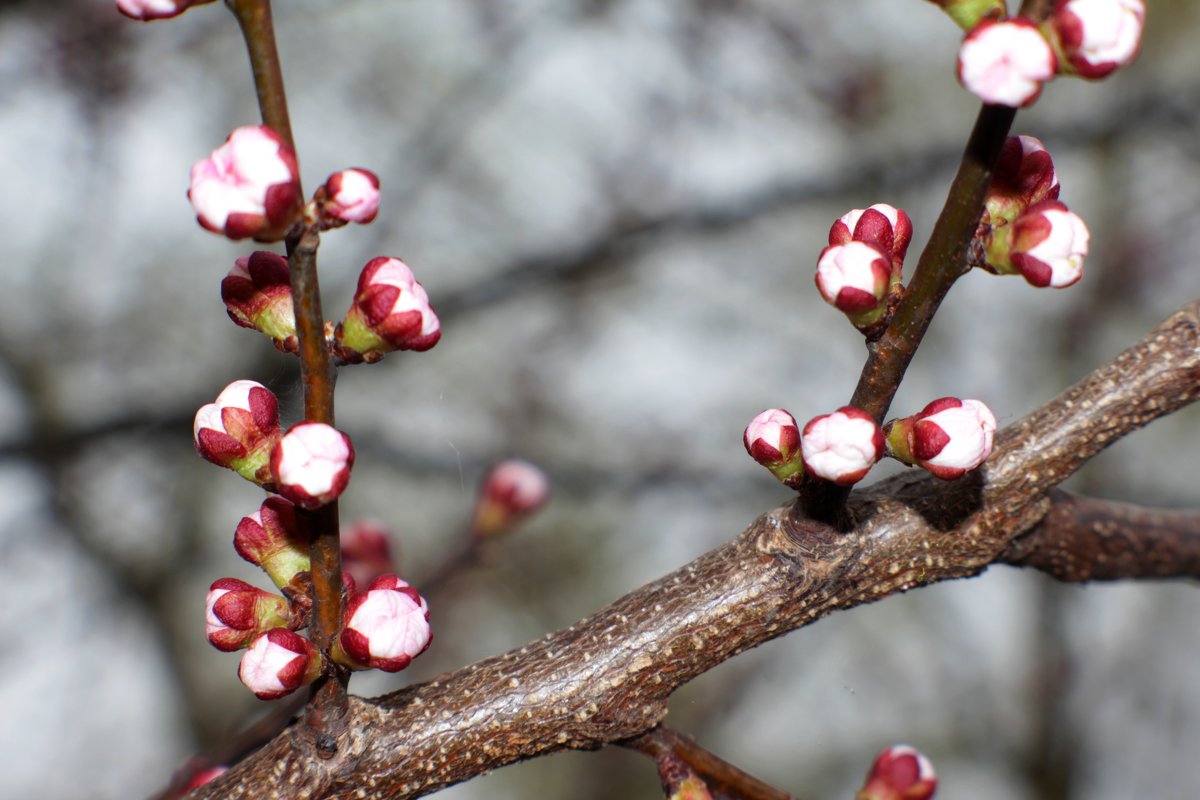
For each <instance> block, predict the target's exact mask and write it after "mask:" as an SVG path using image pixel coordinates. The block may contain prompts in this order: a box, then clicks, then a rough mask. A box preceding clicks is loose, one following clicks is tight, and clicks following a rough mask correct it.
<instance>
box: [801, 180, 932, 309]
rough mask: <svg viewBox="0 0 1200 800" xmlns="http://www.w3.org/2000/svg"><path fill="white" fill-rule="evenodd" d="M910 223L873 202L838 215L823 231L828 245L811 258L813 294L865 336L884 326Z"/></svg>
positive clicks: (895, 292)
mask: <svg viewBox="0 0 1200 800" xmlns="http://www.w3.org/2000/svg"><path fill="white" fill-rule="evenodd" d="M911 239H912V220H910V219H909V217H908V214H905V213H904V212H903V211H902V210H900V209H898V208H896V207H894V206H890V205H887V204H886V203H877V204H875V205H873V206H871V207H870V208H866V209H862V208H856V209H853V210H851V211H849V212H847V213H846V214H843V215H842V216H841V217H839V218H838V220H837V221H836V222H834V223H833V227H832V228H830V229H829V246H828V247H826V248H825V249H824V250H822V251H821V255H820V257H819V258H818V259H817V275H816V283H817V290H818V291H819V292H820V293H821V297H823V298H824V299H825V302H827V303H829V304H830V305H832V306H834V307H835V308H837V309H838V310H839V311H841V312H842V313H844V314H845V315H846V316H847V317H848V318H849V319H850V321H851V322H852V323H854V325H855V326H856V327H858V328H859V329H861V330H864V331H869V330H871V329H872V328H875V327H877V326H879V325H880V324H882V323H885V322H886V315H887V312H888V310H889V309H890V308H891V307H893V305H894V303H895V301H896V300H897V299H898V298H899V293H900V291H901V289H902V287H901V285H900V281H901V277H902V269H903V266H904V255H905V253H906V252H907V251H908V243H909V241H910V240H911Z"/></svg>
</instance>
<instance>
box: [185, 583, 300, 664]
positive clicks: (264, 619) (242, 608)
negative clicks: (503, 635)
mask: <svg viewBox="0 0 1200 800" xmlns="http://www.w3.org/2000/svg"><path fill="white" fill-rule="evenodd" d="M290 622H291V618H290V615H289V614H288V603H287V600H284V599H283V598H282V597H280V596H278V595H274V594H271V593H270V592H264V591H263V590H262V589H259V588H258V587H257V586H251V585H250V584H248V583H246V582H245V581H239V580H238V579H237V578H220V579H218V580H216V581H213V585H212V586H210V587H209V589H208V597H207V598H205V603H204V630H205V634H206V635H207V636H208V641H209V643H210V644H211V645H212V646H213V647H215V648H217V649H218V650H224V651H226V652H228V651H231V650H240V649H241V648H243V647H245V646H246V645H248V644H250V642H251V641H252V640H253V639H254V637H256V636H258V635H259V634H260V633H262V632H263V631H269V630H271V629H272V628H286V627H287V626H288V624H289V623H290Z"/></svg>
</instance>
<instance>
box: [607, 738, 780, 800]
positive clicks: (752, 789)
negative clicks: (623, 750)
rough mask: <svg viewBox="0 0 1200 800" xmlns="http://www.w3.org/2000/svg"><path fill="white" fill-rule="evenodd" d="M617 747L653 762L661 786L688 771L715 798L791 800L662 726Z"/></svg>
mask: <svg viewBox="0 0 1200 800" xmlns="http://www.w3.org/2000/svg"><path fill="white" fill-rule="evenodd" d="M620 745H621V746H622V747H627V748H629V749H630V750H635V751H637V752H639V753H642V754H643V755H646V756H649V757H650V758H651V759H653V760H654V762H655V764H656V765H657V766H658V771H659V775H660V776H661V777H662V779H663V783H664V785H665V784H667V782H668V781H669V780H670V779H671V778H672V776H675V775H678V773H680V772H686V771H690V772H692V773H694V774H695V775H696V776H697V777H699V778H700V779H701V780H703V781H704V783H705V784H707V786H708V788H709V790H710V792H712V794H713V795H714V796H715V797H727V798H731V799H732V800H795V797H794V796H793V795H790V794H788V793H787V792H784V791H781V790H779V789H776V788H775V787H774V786H771V785H770V784H769V783H766V782H764V781H762V780H759V779H758V778H756V777H754V776H753V775H751V774H750V773H748V772H746V771H745V770H743V769H741V768H739V767H736V766H734V765H733V764H730V763H729V762H728V761H726V760H725V759H723V758H721V757H720V756H718V755H716V754H714V753H712V752H711V751H709V750H706V749H705V748H703V747H701V746H700V745H699V744H697V743H696V740H695V739H693V738H691V737H690V736H685V735H683V734H681V733H679V732H678V731H675V730H673V729H671V728H669V727H667V726H666V725H660V726H658V727H657V728H655V729H654V730H652V731H650V732H649V733H645V734H643V735H641V736H637V737H635V738H633V739H629V740H626V741H624V742H620Z"/></svg>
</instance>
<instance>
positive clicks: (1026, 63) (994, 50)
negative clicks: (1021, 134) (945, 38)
mask: <svg viewBox="0 0 1200 800" xmlns="http://www.w3.org/2000/svg"><path fill="white" fill-rule="evenodd" d="M1057 68H1058V63H1057V59H1056V58H1055V57H1054V50H1053V49H1052V48H1051V47H1050V43H1049V42H1047V41H1046V38H1045V37H1044V36H1043V35H1042V33H1041V31H1039V30H1038V28H1037V26H1036V25H1034V24H1033V23H1032V22H1030V21H1029V20H1026V19H1010V20H1005V21H1003V22H993V21H991V20H985V21H983V22H981V23H979V24H978V25H976V26H975V27H974V28H972V29H971V32H970V33H968V34H967V36H966V38H965V39H963V43H962V48H961V49H960V50H959V52H958V80H959V81H960V82H961V83H962V85H963V86H965V87H966V88H967V90H968V91H969V92H971V94H973V95H975V96H976V97H978V98H979V99H980V100H982V101H983V102H985V103H989V104H991V105H999V106H1011V107H1013V108H1017V107H1020V106H1027V105H1029V104H1030V103H1032V102H1033V101H1034V100H1036V99H1037V97H1038V95H1039V94H1041V92H1042V83H1043V81H1048V80H1050V79H1051V78H1052V77H1054V73H1055V70H1056V69H1057Z"/></svg>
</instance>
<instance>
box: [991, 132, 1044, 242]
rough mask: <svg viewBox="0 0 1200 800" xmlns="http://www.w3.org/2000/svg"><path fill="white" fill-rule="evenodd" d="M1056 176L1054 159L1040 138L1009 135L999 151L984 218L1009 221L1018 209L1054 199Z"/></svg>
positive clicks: (1017, 213)
mask: <svg viewBox="0 0 1200 800" xmlns="http://www.w3.org/2000/svg"><path fill="white" fill-rule="evenodd" d="M1058 192H1059V185H1058V175H1057V173H1056V172H1055V171H1054V161H1053V160H1052V159H1051V158H1050V153H1049V152H1047V150H1046V148H1045V146H1043V145H1042V143H1041V141H1040V140H1038V139H1036V138H1034V137H1032V136H1010V137H1008V139H1006V140H1005V142H1004V147H1002V148H1001V150H1000V159H999V161H997V162H996V170H995V172H994V173H992V182H991V185H989V186H988V192H987V198H986V199H985V201H984V202H985V204H986V206H987V211H988V220H989V221H990V222H991V223H992V224H993V225H995V224H998V223H999V222H1000V221H1002V220H1005V221H1008V222H1011V221H1012V220H1014V219H1016V218H1017V217H1018V216H1019V215H1020V214H1021V212H1023V211H1024V210H1025V209H1027V208H1029V207H1030V206H1031V205H1033V204H1035V203H1040V202H1041V201H1043V200H1057V199H1058Z"/></svg>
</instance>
